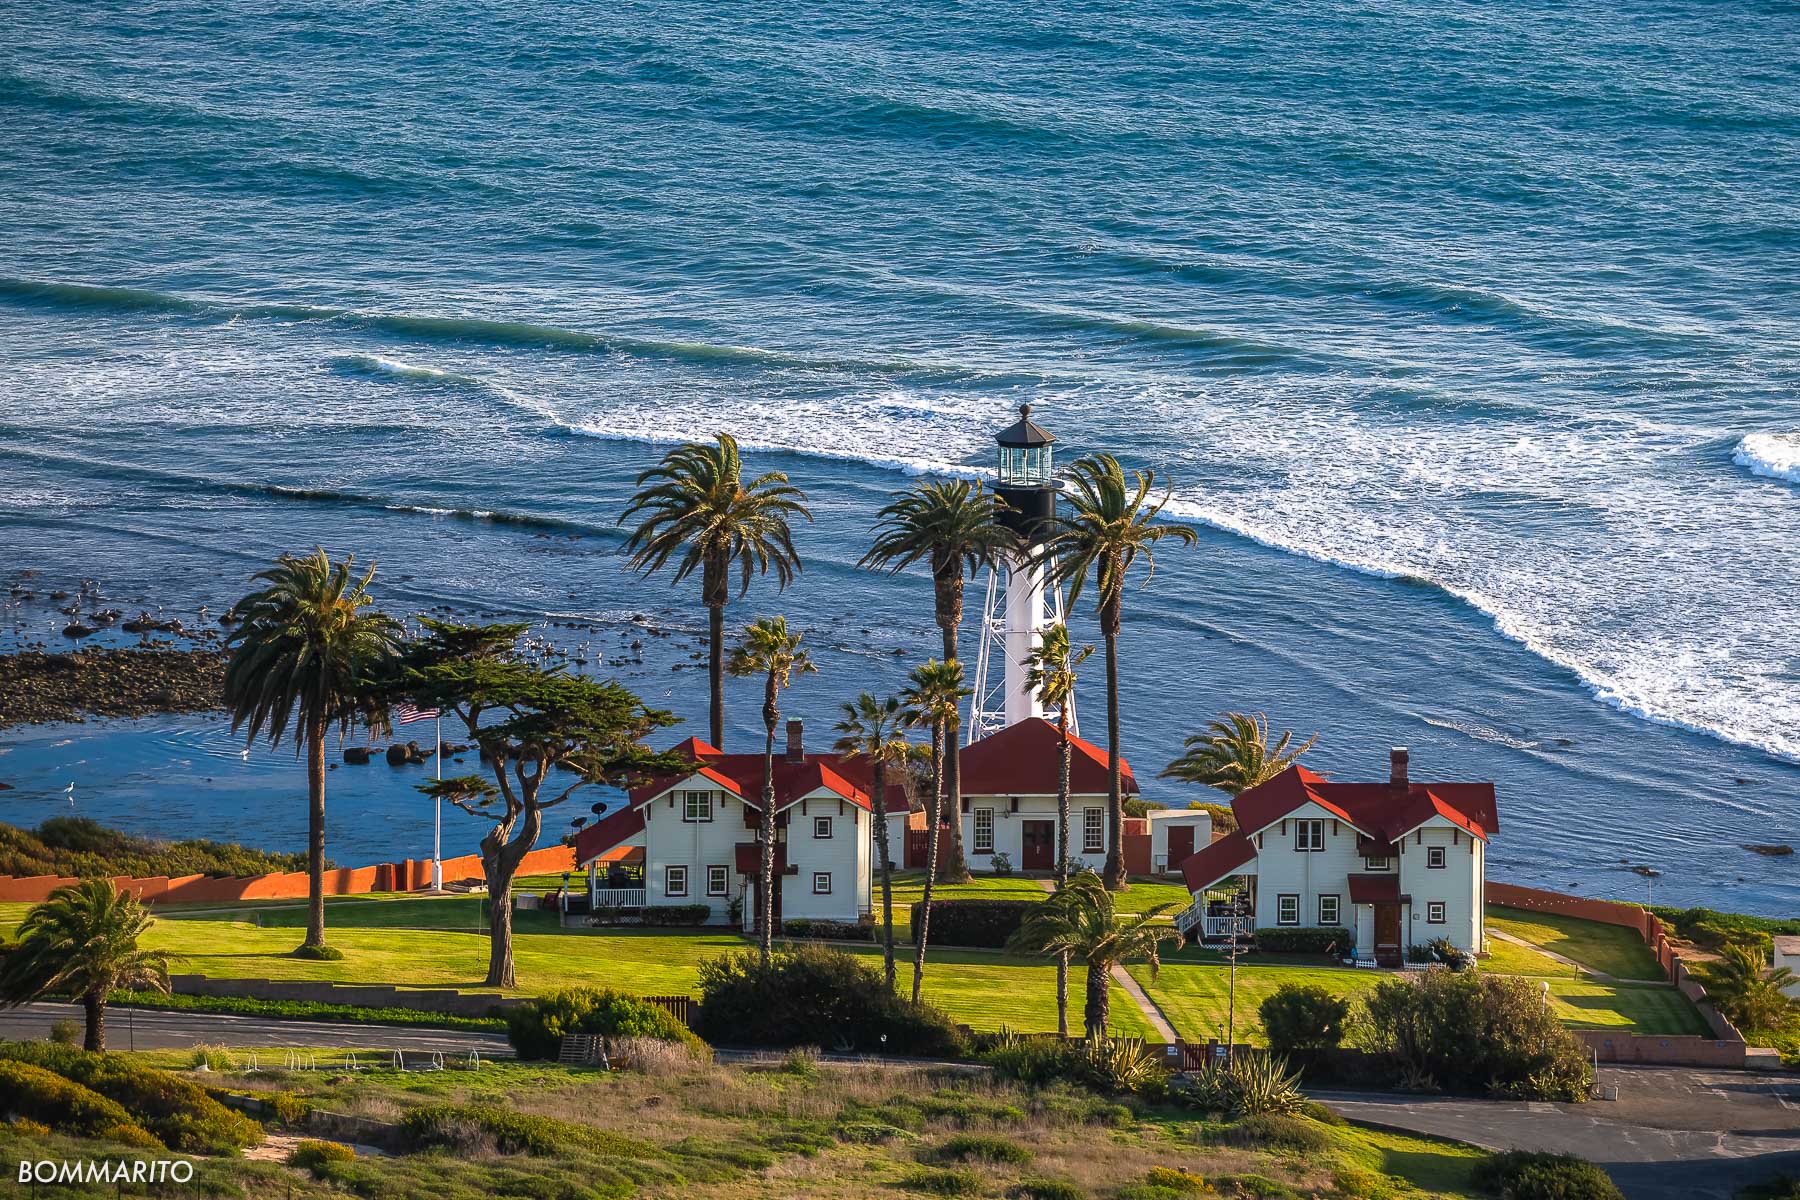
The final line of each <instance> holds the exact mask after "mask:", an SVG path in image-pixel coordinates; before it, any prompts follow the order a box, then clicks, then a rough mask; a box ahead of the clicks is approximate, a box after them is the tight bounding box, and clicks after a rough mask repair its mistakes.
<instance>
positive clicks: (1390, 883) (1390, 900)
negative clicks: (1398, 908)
mask: <svg viewBox="0 0 1800 1200" xmlns="http://www.w3.org/2000/svg"><path fill="white" fill-rule="evenodd" d="M1399 902H1400V877H1399V876H1398V875H1352V876H1350V903H1352V904H1398V903H1399Z"/></svg>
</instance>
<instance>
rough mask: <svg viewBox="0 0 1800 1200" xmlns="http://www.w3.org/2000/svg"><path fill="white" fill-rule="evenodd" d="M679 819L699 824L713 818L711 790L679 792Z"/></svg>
mask: <svg viewBox="0 0 1800 1200" xmlns="http://www.w3.org/2000/svg"><path fill="white" fill-rule="evenodd" d="M681 819H682V822H683V823H684V824H696V825H697V824H701V823H703V822H706V821H710V820H712V819H713V794H712V793H711V792H683V793H681Z"/></svg>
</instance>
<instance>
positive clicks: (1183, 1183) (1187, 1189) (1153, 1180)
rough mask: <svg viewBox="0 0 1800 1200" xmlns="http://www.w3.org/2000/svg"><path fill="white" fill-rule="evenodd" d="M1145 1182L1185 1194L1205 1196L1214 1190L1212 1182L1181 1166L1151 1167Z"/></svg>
mask: <svg viewBox="0 0 1800 1200" xmlns="http://www.w3.org/2000/svg"><path fill="white" fill-rule="evenodd" d="M1144 1182H1145V1183H1148V1184H1149V1185H1150V1186H1151V1187H1159V1188H1164V1189H1166V1190H1168V1191H1171V1192H1180V1193H1181V1194H1182V1195H1184V1196H1204V1195H1206V1194H1207V1193H1209V1192H1211V1191H1212V1190H1213V1186H1212V1184H1210V1183H1208V1182H1206V1180H1205V1179H1204V1178H1202V1177H1201V1176H1199V1175H1195V1174H1193V1173H1192V1172H1190V1171H1183V1170H1182V1169H1181V1168H1179V1167H1151V1168H1150V1172H1149V1174H1148V1175H1146V1176H1145V1177H1144Z"/></svg>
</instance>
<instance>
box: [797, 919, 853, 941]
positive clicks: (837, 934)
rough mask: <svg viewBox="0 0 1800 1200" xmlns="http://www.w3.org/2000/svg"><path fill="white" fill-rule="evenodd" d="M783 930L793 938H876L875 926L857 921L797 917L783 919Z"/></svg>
mask: <svg viewBox="0 0 1800 1200" xmlns="http://www.w3.org/2000/svg"><path fill="white" fill-rule="evenodd" d="M781 932H782V933H783V934H785V935H786V936H788V937H791V938H818V939H820V940H822V941H831V942H872V941H874V940H875V927H874V926H873V925H863V924H860V923H858V922H856V921H820V920H808V919H796V920H793V921H783V922H782V923H781Z"/></svg>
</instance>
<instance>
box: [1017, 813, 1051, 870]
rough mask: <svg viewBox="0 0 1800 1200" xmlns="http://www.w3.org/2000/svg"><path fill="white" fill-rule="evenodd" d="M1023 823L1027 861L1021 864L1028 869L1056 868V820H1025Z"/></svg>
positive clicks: (1022, 830)
mask: <svg viewBox="0 0 1800 1200" xmlns="http://www.w3.org/2000/svg"><path fill="white" fill-rule="evenodd" d="M1021 825H1022V829H1021V834H1022V836H1023V838H1024V841H1025V846H1024V851H1025V853H1024V859H1025V861H1024V862H1022V863H1020V864H1019V865H1020V866H1021V867H1022V868H1023V869H1025V870H1027V871H1053V870H1055V869H1056V822H1055V821H1024V822H1021Z"/></svg>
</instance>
